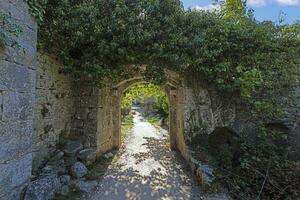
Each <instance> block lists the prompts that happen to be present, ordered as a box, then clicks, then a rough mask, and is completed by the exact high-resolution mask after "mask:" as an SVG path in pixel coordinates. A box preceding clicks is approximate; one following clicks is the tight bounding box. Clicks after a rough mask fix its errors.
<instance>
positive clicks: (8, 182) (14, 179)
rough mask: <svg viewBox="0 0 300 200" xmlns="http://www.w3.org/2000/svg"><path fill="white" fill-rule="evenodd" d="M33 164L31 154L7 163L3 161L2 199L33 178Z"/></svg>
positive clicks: (1, 172) (0, 177) (0, 183)
mask: <svg viewBox="0 0 300 200" xmlns="http://www.w3.org/2000/svg"><path fill="white" fill-rule="evenodd" d="M0 144H2V143H0ZM0 158H1V156H0ZM1 161H2V160H1ZM31 164H32V154H31V153H29V154H27V155H20V157H19V158H16V159H14V160H10V161H7V162H5V163H3V161H2V162H1V163H0V197H1V196H6V195H8V193H9V192H10V190H12V188H15V187H18V186H21V185H24V183H26V182H27V181H28V180H29V178H30V176H31Z"/></svg>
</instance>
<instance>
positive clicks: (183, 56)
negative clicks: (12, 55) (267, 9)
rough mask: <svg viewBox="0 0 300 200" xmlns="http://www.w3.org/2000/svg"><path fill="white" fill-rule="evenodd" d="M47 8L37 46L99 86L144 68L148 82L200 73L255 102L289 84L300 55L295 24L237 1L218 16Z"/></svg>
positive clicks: (131, 0)
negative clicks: (254, 12) (262, 18)
mask: <svg viewBox="0 0 300 200" xmlns="http://www.w3.org/2000/svg"><path fill="white" fill-rule="evenodd" d="M28 1H29V0H28ZM45 8H46V12H45V16H44V21H42V22H41V23H40V31H39V41H40V46H41V47H43V48H44V49H47V51H49V52H50V53H55V54H57V55H58V56H59V58H60V59H61V60H62V61H63V62H64V63H65V65H66V66H69V71H70V72H74V73H76V74H87V75H89V76H91V77H93V78H94V80H96V81H101V80H103V79H104V78H107V79H116V78H118V77H120V76H123V74H124V73H123V72H124V71H126V68H127V66H128V65H146V66H147V70H146V72H145V74H144V76H145V78H146V80H149V81H151V82H155V83H158V84H159V83H162V82H163V81H164V80H165V77H164V70H165V69H166V68H167V69H170V70H173V71H175V72H178V73H181V74H197V75H200V76H202V77H203V79H205V80H206V81H207V82H208V83H210V84H211V85H213V86H215V87H216V88H217V89H218V90H219V91H221V92H235V93H239V94H240V96H241V97H243V99H244V100H245V101H249V102H251V103H253V102H254V101H255V99H257V98H258V99H259V98H260V97H259V96H263V97H268V98H269V94H272V93H274V92H275V91H279V90H280V89H282V88H284V87H286V86H288V85H290V84H291V83H292V82H293V81H292V80H293V79H292V78H291V75H292V74H295V73H294V72H293V71H294V70H295V68H296V66H297V59H299V57H300V56H299V55H300V36H299V35H300V34H299V31H300V28H299V27H300V26H299V24H293V25H276V24H273V23H271V22H261V23H260V22H257V21H255V20H254V19H253V18H252V17H251V16H250V15H249V11H247V8H246V7H245V2H244V1H240V0H230V1H226V2H223V6H221V11H220V12H215V13H211V12H204V11H193V10H188V11H185V10H184V9H183V7H182V5H181V2H180V1H179V0H164V1H161V0H139V1H137V0H118V1H115V0H89V1H87V0H81V1H76V2H74V1H71V0H64V1H61V0H51V1H49V2H48V3H47V6H46V7H45Z"/></svg>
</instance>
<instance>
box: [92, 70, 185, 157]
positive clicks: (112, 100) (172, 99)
mask: <svg viewBox="0 0 300 200" xmlns="http://www.w3.org/2000/svg"><path fill="white" fill-rule="evenodd" d="M165 73H166V77H167V81H166V83H164V84H163V85H161V86H160V87H161V88H162V89H163V90H164V91H165V93H166V95H167V97H168V100H169V134H170V146H171V149H172V150H178V151H179V152H180V154H181V155H182V156H183V157H184V158H185V159H188V153H187V150H186V146H185V141H184V135H183V134H184V114H183V81H182V80H181V78H180V76H179V75H177V74H176V73H173V72H167V71H166V72H165ZM146 82H147V81H146V80H145V79H144V77H143V76H141V75H134V76H132V77H131V78H128V79H124V80H120V81H118V82H117V83H112V84H109V85H107V86H106V87H105V88H103V89H101V92H100V93H101V95H100V99H101V100H100V101H99V102H101V105H100V106H99V112H98V128H97V129H98V130H97V137H96V140H97V150H98V152H99V153H105V152H108V151H110V150H112V149H119V148H120V147H121V99H122V97H123V93H124V91H126V90H127V89H128V88H130V87H131V86H132V85H135V84H139V83H146Z"/></svg>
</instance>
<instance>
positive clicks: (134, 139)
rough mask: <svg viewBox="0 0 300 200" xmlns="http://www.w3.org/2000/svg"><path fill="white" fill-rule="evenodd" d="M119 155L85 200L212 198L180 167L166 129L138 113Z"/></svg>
mask: <svg viewBox="0 0 300 200" xmlns="http://www.w3.org/2000/svg"><path fill="white" fill-rule="evenodd" d="M137 111H138V110H137ZM119 154H120V157H119V158H118V159H117V160H116V161H115V162H113V163H112V164H111V165H110V166H109V168H108V170H107V172H106V174H105V175H104V177H103V179H102V181H101V182H100V183H99V187H98V188H97V190H96V192H94V193H93V194H90V195H89V196H88V197H87V199H88V200H106V199H107V200H126V199H129V200H152V199H153V200H157V199H168V200H169V199H170V200H171V199H176V200H177V199H178V200H181V199H182V200H188V199H215V198H204V196H203V195H202V194H201V190H200V188H199V187H197V186H196V184H195V182H194V180H193V178H191V177H190V175H189V174H188V173H187V172H186V171H185V170H184V169H183V166H182V163H181V162H180V161H179V159H178V156H176V155H175V153H174V152H172V151H171V150H170V148H169V142H168V135H167V132H166V131H165V130H163V129H158V128H155V127H154V126H152V125H151V124H150V123H148V122H145V121H143V118H142V117H141V115H140V113H139V112H137V115H136V116H135V117H134V126H133V128H132V131H131V133H130V134H129V136H128V138H127V139H126V141H125V145H124V148H123V149H121V152H120V153H119ZM218 199H220V198H218Z"/></svg>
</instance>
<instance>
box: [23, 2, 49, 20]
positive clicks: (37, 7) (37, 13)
mask: <svg viewBox="0 0 300 200" xmlns="http://www.w3.org/2000/svg"><path fill="white" fill-rule="evenodd" d="M24 1H25V2H26V3H27V4H28V6H29V11H30V13H31V15H32V16H33V17H34V18H35V19H36V20H37V21H38V22H41V21H42V20H43V17H44V14H45V9H46V5H47V2H48V0H24Z"/></svg>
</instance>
